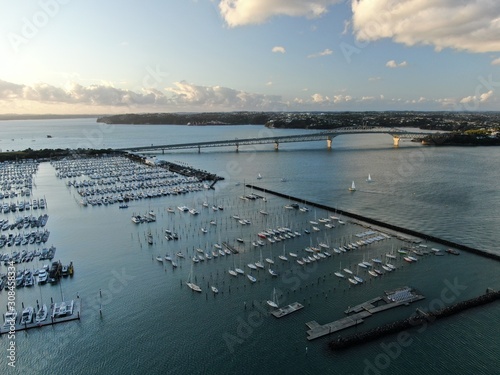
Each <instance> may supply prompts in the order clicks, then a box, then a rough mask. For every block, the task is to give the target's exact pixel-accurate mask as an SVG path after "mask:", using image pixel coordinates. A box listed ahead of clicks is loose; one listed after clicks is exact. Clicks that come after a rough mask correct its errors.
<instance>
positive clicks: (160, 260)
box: [156, 255, 163, 263]
mask: <svg viewBox="0 0 500 375" xmlns="http://www.w3.org/2000/svg"><path fill="white" fill-rule="evenodd" d="M156 260H157V261H158V262H160V263H163V258H162V257H161V256H159V255H158V256H157V257H156Z"/></svg>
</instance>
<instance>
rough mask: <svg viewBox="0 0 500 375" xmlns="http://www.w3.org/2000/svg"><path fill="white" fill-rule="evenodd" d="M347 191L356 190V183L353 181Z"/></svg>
mask: <svg viewBox="0 0 500 375" xmlns="http://www.w3.org/2000/svg"><path fill="white" fill-rule="evenodd" d="M349 191H356V185H354V181H353V182H352V184H351V187H350V188H349Z"/></svg>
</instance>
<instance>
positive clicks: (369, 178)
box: [366, 173, 373, 182]
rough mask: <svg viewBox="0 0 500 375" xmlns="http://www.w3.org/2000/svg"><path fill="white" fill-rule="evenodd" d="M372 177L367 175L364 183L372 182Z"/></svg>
mask: <svg viewBox="0 0 500 375" xmlns="http://www.w3.org/2000/svg"><path fill="white" fill-rule="evenodd" d="M372 181H373V180H372V176H370V174H369V173H368V178H367V179H366V182H372Z"/></svg>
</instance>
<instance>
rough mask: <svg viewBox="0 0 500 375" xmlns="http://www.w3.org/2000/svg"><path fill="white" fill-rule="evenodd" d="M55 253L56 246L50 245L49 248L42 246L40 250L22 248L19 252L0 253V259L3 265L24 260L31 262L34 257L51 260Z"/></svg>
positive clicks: (23, 261)
mask: <svg viewBox="0 0 500 375" xmlns="http://www.w3.org/2000/svg"><path fill="white" fill-rule="evenodd" d="M55 253H56V247H55V246H53V245H52V246H50V247H49V248H43V249H42V250H40V249H37V250H31V251H28V250H23V251H21V252H19V251H14V252H12V253H10V254H9V253H5V254H1V253H0V261H2V262H3V263H4V265H5V266H7V265H8V264H9V263H10V262H12V263H14V264H18V263H25V262H31V261H32V260H34V259H35V258H38V259H39V260H46V259H48V260H51V259H52V258H54V255H55Z"/></svg>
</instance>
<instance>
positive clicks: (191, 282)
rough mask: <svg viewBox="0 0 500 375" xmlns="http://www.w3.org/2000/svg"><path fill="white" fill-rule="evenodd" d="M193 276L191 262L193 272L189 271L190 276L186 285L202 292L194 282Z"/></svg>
mask: <svg viewBox="0 0 500 375" xmlns="http://www.w3.org/2000/svg"><path fill="white" fill-rule="evenodd" d="M192 277H193V264H191V272H189V276H188V280H187V282H186V285H187V286H188V287H189V288H190V289H191V290H192V291H194V292H198V293H201V288H200V287H199V286H198V285H196V284H195V283H193V281H192Z"/></svg>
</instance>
